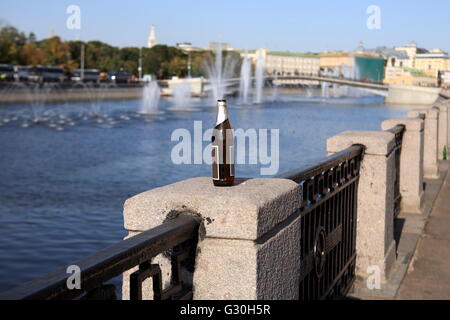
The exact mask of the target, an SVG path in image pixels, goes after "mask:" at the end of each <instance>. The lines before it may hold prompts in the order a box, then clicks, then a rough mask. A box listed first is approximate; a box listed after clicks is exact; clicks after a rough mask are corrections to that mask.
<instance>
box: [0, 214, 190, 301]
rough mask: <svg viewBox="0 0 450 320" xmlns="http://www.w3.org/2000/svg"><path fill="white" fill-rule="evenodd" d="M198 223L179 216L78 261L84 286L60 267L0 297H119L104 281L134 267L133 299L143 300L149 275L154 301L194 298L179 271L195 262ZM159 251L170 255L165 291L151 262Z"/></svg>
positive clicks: (44, 298)
mask: <svg viewBox="0 0 450 320" xmlns="http://www.w3.org/2000/svg"><path fill="white" fill-rule="evenodd" d="M198 226H199V222H198V221H197V220H196V219H195V218H193V217H191V216H179V217H178V218H175V219H173V220H169V221H168V222H166V223H164V224H162V225H160V226H158V227H156V228H154V229H151V230H148V231H145V232H142V233H140V234H139V235H136V236H134V237H131V238H129V239H126V240H123V241H121V242H119V243H117V244H115V245H112V246H111V247H108V248H106V249H104V250H102V251H99V252H97V253H95V254H93V255H91V256H88V257H87V258H85V259H82V260H80V261H78V262H75V263H74V265H75V266H78V267H79V268H80V271H81V272H80V289H69V287H68V285H67V280H68V277H69V276H70V274H68V273H67V269H61V270H58V271H55V272H52V273H50V274H48V275H46V276H44V277H42V278H39V279H36V280H32V281H30V282H28V283H25V284H24V285H22V286H20V287H17V288H14V289H12V290H9V291H7V292H4V293H2V294H1V295H0V300H22V299H37V300H51V299H116V294H115V292H116V288H115V286H114V285H113V284H107V283H106V282H107V281H109V280H111V279H113V278H115V277H117V276H119V275H122V274H123V273H124V272H125V271H127V270H130V269H132V268H134V267H136V266H138V267H139V268H138V270H137V271H135V272H133V273H132V274H131V275H130V299H132V300H139V299H141V298H142V282H143V281H144V280H145V279H148V278H152V280H153V282H152V283H153V297H154V299H155V300H161V299H162V300H166V299H191V298H192V285H191V284H190V283H189V281H184V280H183V279H182V277H181V270H182V268H187V269H188V270H189V268H190V266H191V267H192V266H193V264H194V261H192V260H193V259H195V258H194V257H195V251H193V250H195V247H196V242H197V232H198ZM161 253H164V254H165V255H167V256H168V257H170V259H171V268H172V272H171V277H172V279H171V285H170V287H168V288H166V289H164V290H163V288H162V281H161V269H160V267H159V265H158V264H152V258H154V257H156V256H157V255H159V254H161ZM190 271H192V270H190Z"/></svg>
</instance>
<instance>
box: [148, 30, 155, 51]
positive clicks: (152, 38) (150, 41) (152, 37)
mask: <svg viewBox="0 0 450 320" xmlns="http://www.w3.org/2000/svg"><path fill="white" fill-rule="evenodd" d="M153 46H156V30H155V26H153V25H152V28H151V29H150V35H149V36H148V44H147V47H149V48H151V47H153Z"/></svg>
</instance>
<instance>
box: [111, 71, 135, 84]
mask: <svg viewBox="0 0 450 320" xmlns="http://www.w3.org/2000/svg"><path fill="white" fill-rule="evenodd" d="M130 80H131V73H130V72H124V71H113V72H108V77H107V81H108V82H115V83H129V82H130Z"/></svg>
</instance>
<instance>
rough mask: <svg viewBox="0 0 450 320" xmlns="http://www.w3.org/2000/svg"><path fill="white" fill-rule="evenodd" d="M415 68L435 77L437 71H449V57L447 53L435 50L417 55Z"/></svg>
mask: <svg viewBox="0 0 450 320" xmlns="http://www.w3.org/2000/svg"><path fill="white" fill-rule="evenodd" d="M415 68H416V69H418V70H420V71H422V72H424V73H425V74H427V75H430V76H433V77H437V74H438V71H448V70H450V57H449V56H448V54H447V52H445V51H443V50H440V49H435V50H431V52H429V53H422V54H417V55H416V59H415Z"/></svg>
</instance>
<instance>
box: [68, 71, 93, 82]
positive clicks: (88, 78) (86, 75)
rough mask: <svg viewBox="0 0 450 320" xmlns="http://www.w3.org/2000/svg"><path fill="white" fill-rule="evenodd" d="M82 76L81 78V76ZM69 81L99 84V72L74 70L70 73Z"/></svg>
mask: <svg viewBox="0 0 450 320" xmlns="http://www.w3.org/2000/svg"><path fill="white" fill-rule="evenodd" d="M82 74H83V76H82ZM70 80H72V81H74V82H94V83H98V82H100V70H97V69H84V71H83V72H82V70H81V69H76V70H75V71H74V72H72V76H71V78H70Z"/></svg>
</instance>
